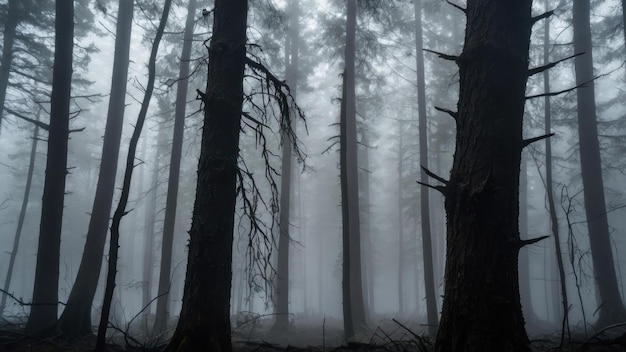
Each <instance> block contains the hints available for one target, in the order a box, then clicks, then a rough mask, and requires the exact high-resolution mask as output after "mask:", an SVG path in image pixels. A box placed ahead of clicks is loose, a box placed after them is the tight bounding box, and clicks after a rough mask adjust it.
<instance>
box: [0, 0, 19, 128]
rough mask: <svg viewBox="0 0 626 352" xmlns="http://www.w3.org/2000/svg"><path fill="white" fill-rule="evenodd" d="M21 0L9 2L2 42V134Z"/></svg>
mask: <svg viewBox="0 0 626 352" xmlns="http://www.w3.org/2000/svg"><path fill="white" fill-rule="evenodd" d="M19 2H20V0H8V4H7V6H8V8H9V10H8V11H7V18H6V22H5V23H4V30H3V32H2V33H3V35H4V38H3V42H2V61H0V132H1V131H2V120H3V117H4V102H5V99H6V96H7V88H8V87H9V73H10V72H11V63H12V62H13V44H14V43H15V30H16V29H17V24H18V23H19V22H20V16H19V10H18V8H17V6H18V5H19Z"/></svg>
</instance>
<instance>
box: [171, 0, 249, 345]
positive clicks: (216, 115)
mask: <svg viewBox="0 0 626 352" xmlns="http://www.w3.org/2000/svg"><path fill="white" fill-rule="evenodd" d="M247 13H248V1H246V0H216V1H215V7H214V23H213V37H212V38H211V46H210V48H209V62H210V65H209V73H208V81H207V88H206V93H205V95H204V97H203V101H204V104H205V115H204V127H203V131H202V148H201V151H200V159H199V161H198V186H197V188H196V199H195V204H194V210H193V218H192V224H191V230H190V231H189V235H190V242H189V260H188V264H187V275H186V279H185V290H184V296H183V308H182V312H181V314H180V319H179V321H178V325H177V327H176V331H175V333H174V336H173V337H172V340H171V342H170V344H169V345H168V347H167V348H166V351H170V352H173V351H177V352H183V351H206V352H229V351H231V350H232V346H231V340H230V332H231V329H230V316H229V311H230V293H231V278H232V270H231V268H232V244H233V228H234V214H235V200H236V195H237V193H236V188H235V186H236V181H237V159H238V154H239V130H240V121H241V109H242V104H243V75H244V66H245V58H246V46H245V45H246V28H247Z"/></svg>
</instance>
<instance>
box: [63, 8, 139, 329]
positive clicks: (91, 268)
mask: <svg viewBox="0 0 626 352" xmlns="http://www.w3.org/2000/svg"><path fill="white" fill-rule="evenodd" d="M133 1H134V0H120V1H119V5H118V18H117V25H116V32H115V34H116V35H115V38H116V40H115V54H114V58H113V75H112V78H111V97H110V98H109V107H108V112H107V123H106V127H105V130H104V138H103V144H102V159H101V161H100V169H99V175H98V185H97V186H96V195H95V198H94V202H93V208H92V210H91V217H90V218H89V227H88V230H87V239H86V241H85V248H84V250H83V256H82V259H81V262H80V267H79V269H78V274H77V276H76V281H75V282H74V285H73V286H72V290H71V292H70V296H69V298H68V301H67V305H66V306H65V309H64V310H63V313H62V314H61V317H60V318H59V323H58V329H59V330H60V331H61V332H62V333H64V334H67V335H70V336H76V337H80V336H87V335H90V334H91V333H92V331H91V307H92V305H93V301H94V296H95V294H96V289H97V287H98V279H99V277H100V271H101V268H102V259H103V254H104V246H105V241H106V237H107V232H108V228H109V219H110V217H111V204H112V202H113V194H114V191H115V176H116V174H117V162H118V157H119V149H120V147H119V146H120V141H121V137H122V126H123V121H124V108H125V101H126V82H127V77H128V62H129V52H130V35H131V29H132V21H133Z"/></svg>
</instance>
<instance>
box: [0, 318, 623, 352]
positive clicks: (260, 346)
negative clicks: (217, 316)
mask: <svg viewBox="0 0 626 352" xmlns="http://www.w3.org/2000/svg"><path fill="white" fill-rule="evenodd" d="M300 318H302V317H300ZM320 320H321V321H320ZM271 321H272V319H271V317H269V318H268V317H262V316H255V315H248V316H237V317H234V319H233V350H234V352H282V351H285V352H348V351H350V352H355V351H363V352H365V351H367V352H383V351H385V352H405V351H415V352H430V351H433V348H432V343H431V341H430V340H429V339H428V338H427V337H425V330H426V329H425V327H424V326H423V325H420V324H417V323H411V322H400V321H398V320H395V319H388V320H381V321H380V322H379V325H378V326H377V327H376V328H374V329H369V330H366V331H364V332H362V333H360V334H359V335H358V336H356V338H355V341H354V342H351V343H349V344H345V343H343V331H342V327H341V324H340V321H338V320H336V319H330V318H329V319H325V318H322V319H315V320H314V321H313V320H309V321H302V319H298V320H297V321H298V323H297V324H294V325H293V326H292V327H291V328H289V329H287V330H286V331H285V330H282V331H274V330H272V328H271ZM21 328H22V326H20V325H15V324H12V325H5V326H0V352H5V351H16V352H26V351H28V352H56V351H59V352H61V351H67V352H87V351H93V346H94V345H95V337H93V336H92V337H88V338H85V339H82V340H67V339H62V338H59V337H49V338H45V339H34V338H32V337H29V336H25V335H23V334H22V333H21ZM530 338H531V346H532V350H533V351H534V352H544V351H545V352H547V351H550V352H556V351H563V352H600V351H606V352H612V351H626V325H620V326H616V327H615V328H612V329H608V330H607V331H604V332H603V333H601V334H598V335H597V336H593V337H591V338H589V337H585V336H584V335H583V334H579V333H572V335H571V339H566V340H565V342H564V344H563V346H562V347H559V346H560V344H561V341H560V340H561V336H560V334H552V335H546V334H534V335H531V336H530ZM142 340H145V341H147V342H140V341H142ZM164 347H165V344H164V342H159V341H156V340H155V339H150V340H148V339H147V338H146V337H142V336H140V335H139V334H135V335H134V336H132V337H131V336H130V333H128V334H127V335H126V336H125V334H124V333H121V332H118V333H117V334H115V335H114V336H113V337H112V338H111V340H110V344H109V351H110V352H117V351H119V352H134V351H137V352H139V351H144V352H159V351H162V350H163V348H164Z"/></svg>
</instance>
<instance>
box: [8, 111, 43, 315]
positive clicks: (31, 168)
mask: <svg viewBox="0 0 626 352" xmlns="http://www.w3.org/2000/svg"><path fill="white" fill-rule="evenodd" d="M40 115H41V109H40V110H39V111H38V112H37V119H36V120H37V121H39V116H40ZM38 140H39V125H37V124H35V129H34V131H33V142H32V144H31V147H30V161H29V163H28V173H27V175H26V187H24V197H23V198H22V207H21V208H20V215H19V217H18V219H17V228H16V229H15V237H14V238H13V249H12V250H11V257H10V259H9V268H8V269H7V276H6V278H5V279H4V292H10V291H9V290H10V288H11V278H12V277H13V267H14V266H15V258H16V257H17V250H18V248H19V246H20V239H21V238H22V227H23V226H24V219H25V218H26V208H27V207H28V198H29V196H30V186H31V184H32V181H33V171H34V169H35V157H36V153H37V141H38ZM1 294H2V300H1V301H0V315H2V312H4V308H5V307H6V303H7V294H6V293H1Z"/></svg>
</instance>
